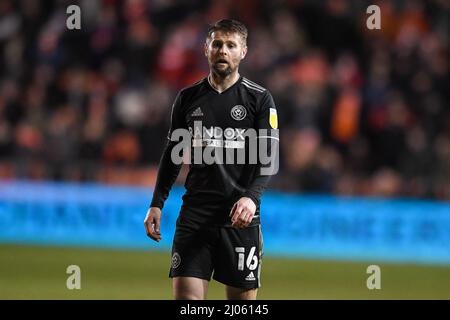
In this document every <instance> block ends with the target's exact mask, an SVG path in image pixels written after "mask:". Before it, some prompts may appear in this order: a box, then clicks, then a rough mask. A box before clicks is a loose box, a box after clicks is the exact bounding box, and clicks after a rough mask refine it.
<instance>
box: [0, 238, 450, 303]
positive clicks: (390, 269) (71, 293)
mask: <svg viewBox="0 0 450 320" xmlns="http://www.w3.org/2000/svg"><path fill="white" fill-rule="evenodd" d="M169 263H170V255H169V253H168V252H155V251H131V250H128V251H127V250H109V249H87V248H72V247H41V246H19V245H5V244H3V245H0V299H172V293H171V280H170V279H169V278H168V266H169ZM370 264H378V265H379V266H380V268H381V289H380V290H376V289H374V290H369V289H367V287H366V280H367V278H368V277H369V276H370V275H369V274H367V273H366V269H367V266H369V265H370ZM69 265H78V266H79V267H80V268H81V289H80V290H68V289H67V288H66V280H67V278H68V277H69V275H68V274H67V273H66V268H67V266H69ZM261 284H262V287H261V288H260V290H259V293H258V298H259V299H289V300H290V299H450V267H449V266H447V267H444V266H424V265H408V264H387V263H376V262H366V263H361V262H337V261H322V260H301V259H285V258H277V257H274V256H270V255H268V254H266V255H265V257H264V259H263V264H262V277H261ZM224 298H225V295H224V289H223V285H222V284H220V283H217V282H216V281H214V280H212V281H211V282H210V288H209V292H208V299H224Z"/></svg>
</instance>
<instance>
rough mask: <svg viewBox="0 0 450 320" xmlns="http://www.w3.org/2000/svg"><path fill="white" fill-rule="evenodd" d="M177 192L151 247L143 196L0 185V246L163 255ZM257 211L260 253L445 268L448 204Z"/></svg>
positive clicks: (397, 202) (142, 191)
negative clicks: (124, 250) (147, 251)
mask: <svg viewBox="0 0 450 320" xmlns="http://www.w3.org/2000/svg"><path fill="white" fill-rule="evenodd" d="M183 192H184V188H182V187H174V188H173V190H172V192H171V194H170V197H169V199H168V201H167V202H166V204H165V207H164V210H163V217H162V221H161V232H162V236H163V239H162V241H161V242H160V243H156V242H153V241H151V240H150V239H149V238H148V237H147V236H146V234H145V230H144V226H143V220H144V217H145V213H146V210H147V208H148V204H149V202H150V200H151V195H152V190H151V189H146V188H132V187H112V186H103V185H95V184H92V185H90V184H66V183H42V182H21V181H2V182H0V243H19V244H24V243H30V244H47V245H70V246H93V247H113V248H131V249H161V250H168V249H170V246H171V243H172V239H173V234H174V228H175V221H176V218H177V216H178V212H179V209H180V207H181V196H182V194H183ZM261 212H262V215H261V220H262V230H263V238H264V252H265V253H266V254H271V255H280V256H289V257H302V258H323V259H348V260H366V261H387V262H410V263H429V264H447V265H450V203H448V202H433V201H425V200H407V199H389V200H388V199H375V198H354V197H334V196H324V195H296V194H283V193H274V192H267V193H266V194H265V195H264V196H263V200H262V210H261Z"/></svg>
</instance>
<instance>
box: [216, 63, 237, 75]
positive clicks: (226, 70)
mask: <svg viewBox="0 0 450 320" xmlns="http://www.w3.org/2000/svg"><path fill="white" fill-rule="evenodd" d="M213 71H214V73H215V74H217V75H218V76H219V77H221V78H226V77H227V76H229V75H230V74H231V73H232V72H233V69H231V67H230V65H229V64H227V67H226V68H224V69H221V68H218V67H217V66H216V65H215V64H214V65H213Z"/></svg>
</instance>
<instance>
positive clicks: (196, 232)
mask: <svg viewBox="0 0 450 320" xmlns="http://www.w3.org/2000/svg"><path fill="white" fill-rule="evenodd" d="M216 237H217V236H216ZM212 242H214V233H213V230H211V228H208V227H202V226H197V225H195V224H188V223H178V222H177V227H176V230H175V236H174V239H173V245H172V263H171V267H170V272H169V277H171V278H175V277H194V278H199V279H203V280H208V281H209V280H210V279H211V274H212V270H213V261H212V250H213V248H212V245H211V243H212Z"/></svg>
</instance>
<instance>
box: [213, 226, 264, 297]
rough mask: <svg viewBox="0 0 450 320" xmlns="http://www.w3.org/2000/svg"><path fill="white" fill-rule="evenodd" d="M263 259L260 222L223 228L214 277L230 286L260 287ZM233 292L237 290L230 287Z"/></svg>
mask: <svg viewBox="0 0 450 320" xmlns="http://www.w3.org/2000/svg"><path fill="white" fill-rule="evenodd" d="M261 259H262V234H261V229H260V226H254V227H247V228H245V229H235V228H221V231H220V240H219V246H218V250H217V252H216V254H215V260H214V267H215V270H214V276H213V277H214V279H216V280H217V281H219V282H222V283H223V284H225V285H227V286H230V287H234V288H240V289H243V292H245V291H247V290H249V289H257V288H259V287H260V276H261ZM230 292H234V291H233V290H232V289H230ZM243 294H244V293H243Z"/></svg>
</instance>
